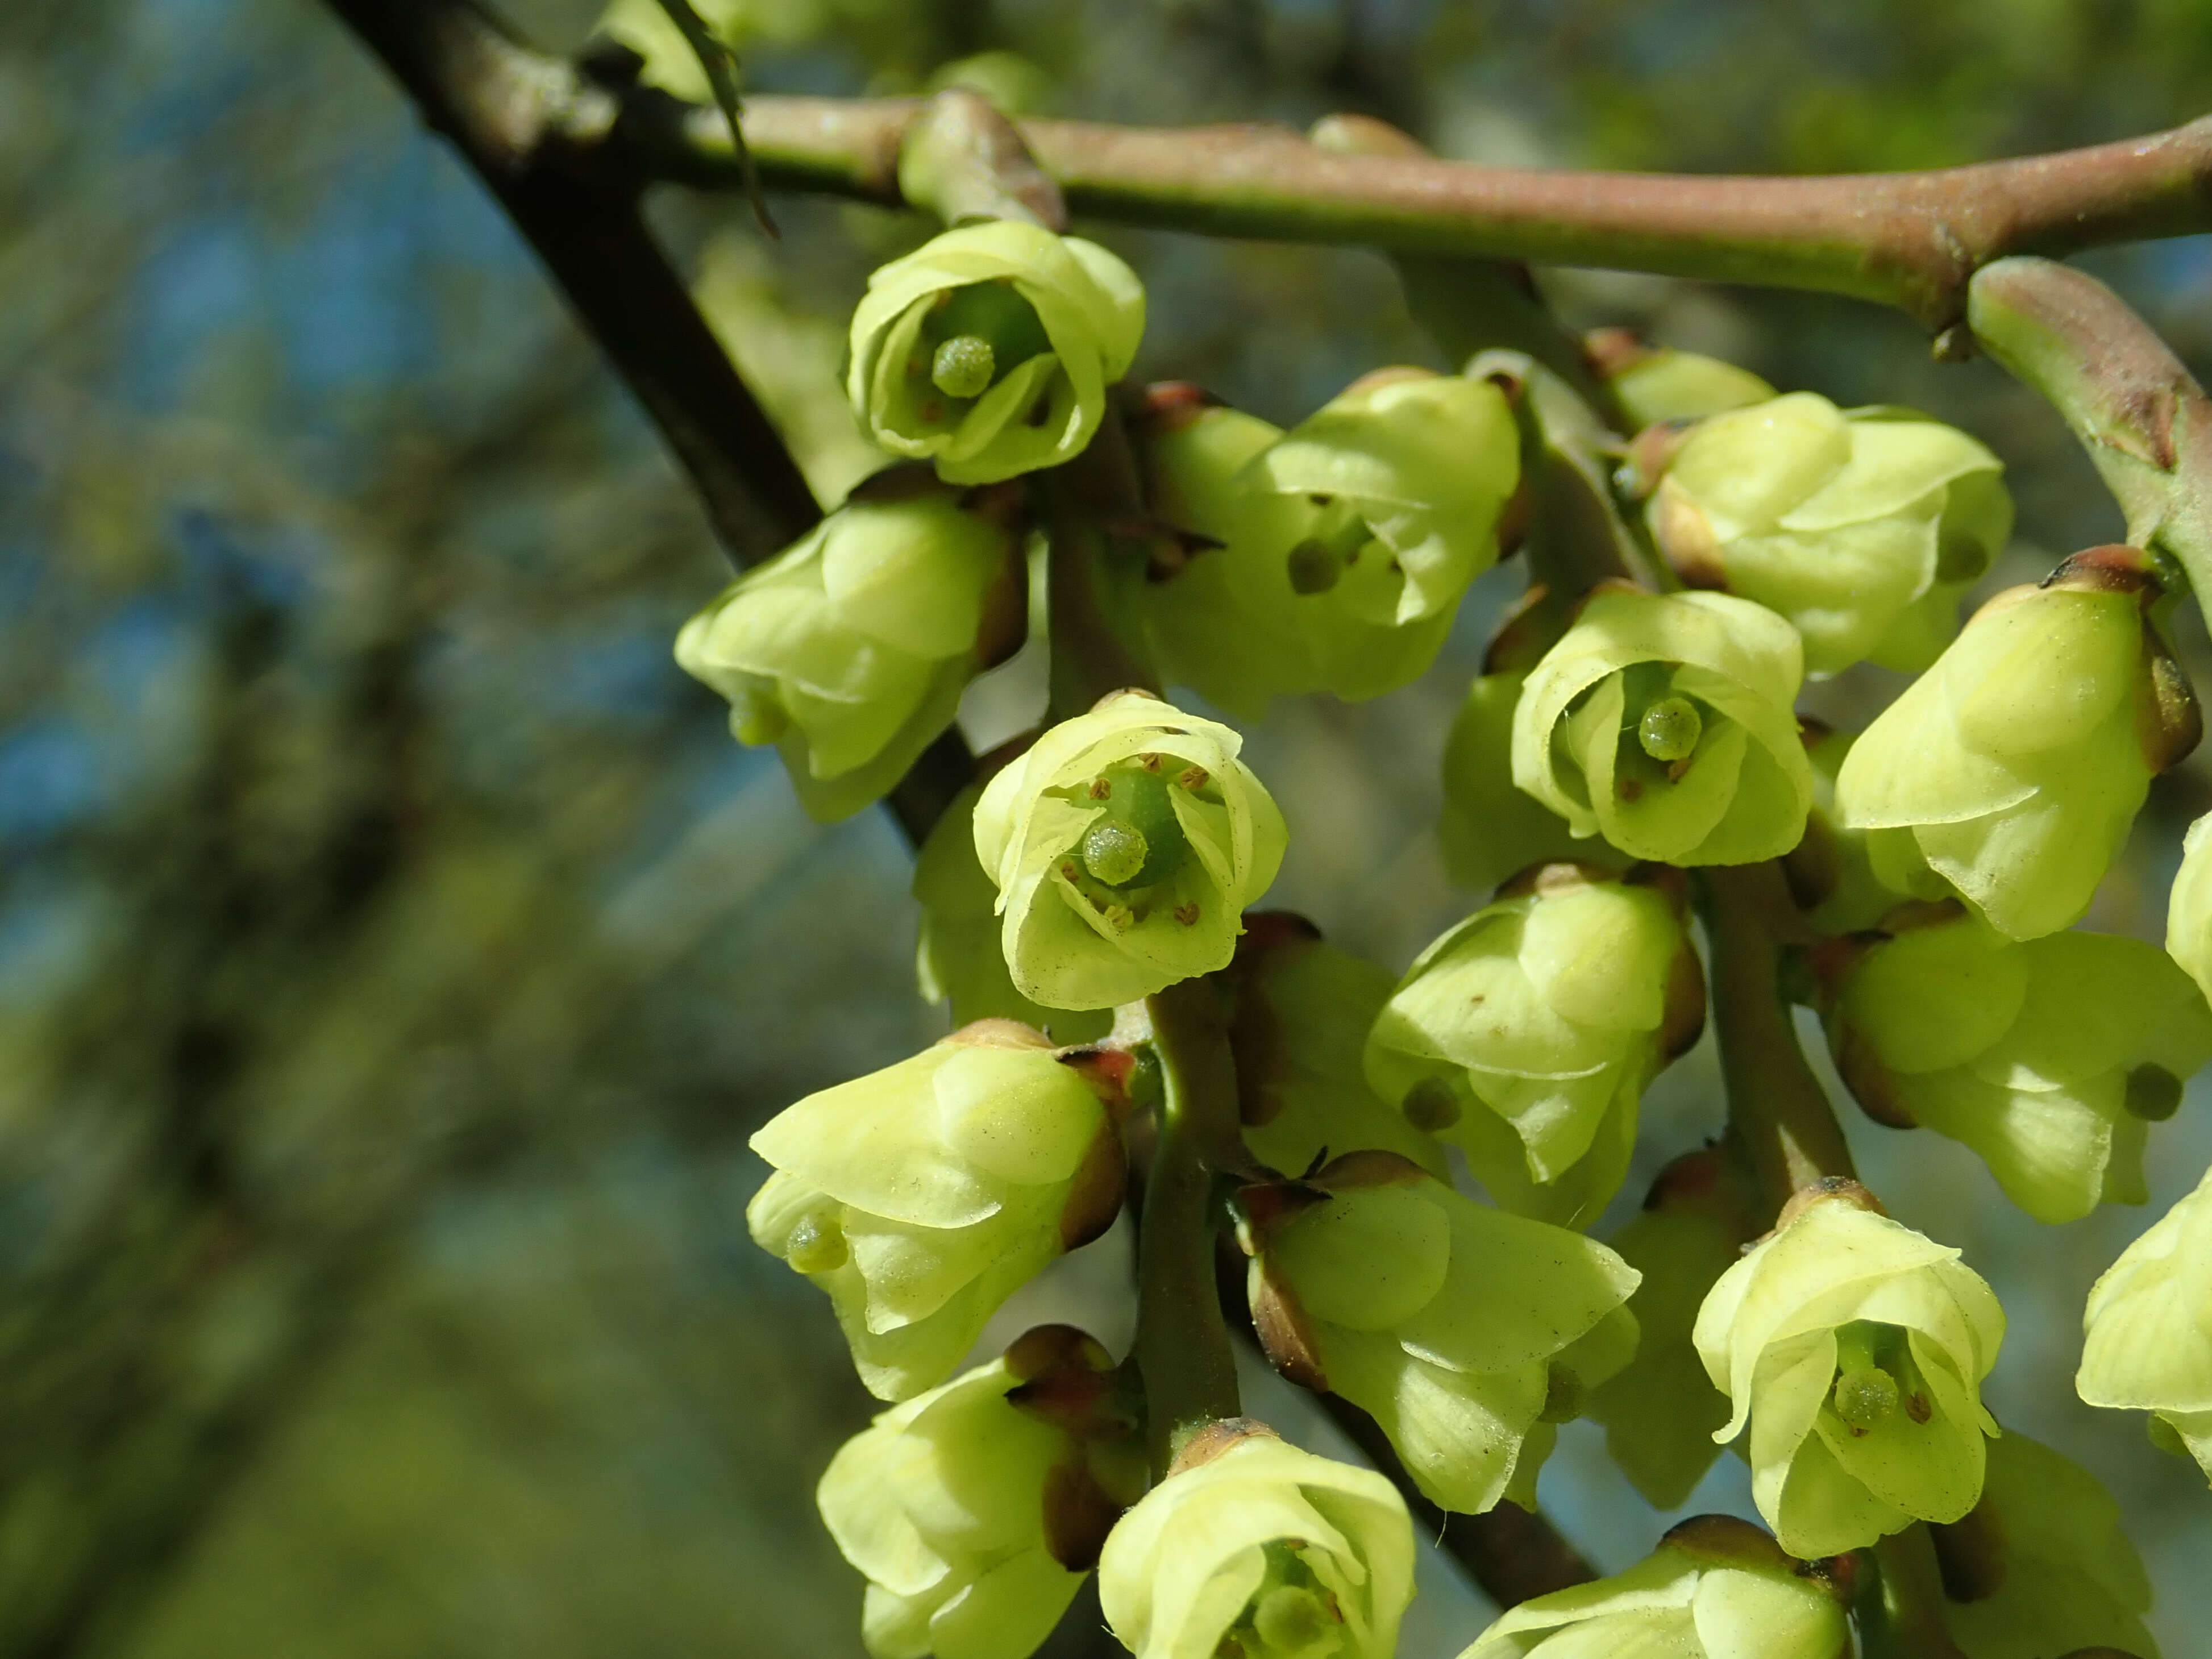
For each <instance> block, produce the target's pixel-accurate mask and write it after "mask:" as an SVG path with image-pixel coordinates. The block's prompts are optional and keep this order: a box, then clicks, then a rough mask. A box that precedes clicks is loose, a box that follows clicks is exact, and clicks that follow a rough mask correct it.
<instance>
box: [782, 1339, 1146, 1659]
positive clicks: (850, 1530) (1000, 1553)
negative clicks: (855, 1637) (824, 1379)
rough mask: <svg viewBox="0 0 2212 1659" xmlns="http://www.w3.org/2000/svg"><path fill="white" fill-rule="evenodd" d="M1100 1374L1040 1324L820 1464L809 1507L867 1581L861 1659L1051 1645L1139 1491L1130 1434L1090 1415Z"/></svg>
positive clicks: (1018, 1656) (1097, 1403) (1088, 1351)
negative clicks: (1000, 1354) (824, 1468)
mask: <svg viewBox="0 0 2212 1659" xmlns="http://www.w3.org/2000/svg"><path fill="white" fill-rule="evenodd" d="M1112 1367H1113V1362H1112V1359H1111V1358H1109V1356H1108V1354H1107V1353H1106V1351H1105V1350H1104V1349H1103V1348H1101V1347H1100V1346H1098V1344H1097V1343H1096V1342H1094V1341H1092V1340H1091V1339H1090V1338H1089V1337H1087V1336H1085V1335H1084V1334H1083V1333H1081V1332H1080V1331H1077V1330H1073V1329H1072V1328H1069V1327H1067V1326H1065V1325H1047V1326H1041V1327H1039V1328H1037V1329H1036V1330H1033V1331H1031V1332H1030V1333H1029V1334H1027V1335H1025V1336H1024V1337H1023V1338H1022V1339H1021V1340H1019V1341H1018V1342H1016V1343H1015V1344H1014V1346H1012V1348H1009V1349H1008V1350H1007V1351H1006V1355H1005V1357H1004V1358H1000V1359H995V1360H993V1361H992V1362H991V1363H990V1364H987V1365H983V1366H980V1367H978V1368H977V1369H975V1370H972V1371H969V1372H967V1373H965V1374H964V1375H963V1376H957V1377H955V1378H954V1379H953V1380H952V1381H951V1382H950V1383H945V1384H943V1385H942V1386H940V1387H938V1388H935V1389H931V1390H930V1391H929V1392H928V1393H927V1394H925V1395H919V1396H918V1397H916V1398H915V1399H913V1400H909V1401H907V1402H906V1403H905V1404H904V1405H902V1406H896V1407H893V1408H892V1409H890V1411H887V1412H884V1413H882V1414H881V1415H879V1416H878V1418H877V1419H876V1420H875V1423H874V1425H872V1427H870V1428H867V1429H865V1430H863V1431H861V1432H860V1433H859V1434H858V1435H855V1436H854V1437H853V1438H852V1439H850V1440H848V1441H847V1442H846V1443H845V1444H844V1446H843V1447H842V1449H840V1450H839V1451H838V1453H837V1455H836V1457H835V1458H833V1459H831V1460H830V1463H829V1472H828V1473H827V1474H824V1475H823V1477H822V1484H821V1486H819V1488H818V1489H817V1492H816V1494H815V1498H816V1502H817V1504H818V1505H819V1506H820V1508H821V1510H822V1519H823V1522H825V1523H826V1524H827V1525H828V1527H829V1535H830V1536H831V1537H832V1538H834V1539H835V1540H836V1542H837V1547H838V1549H839V1550H840V1551H842V1553H843V1554H844V1557H845V1559H847V1560H848V1561H849V1562H851V1563H852V1564H853V1565H854V1566H855V1567H857V1568H859V1569H860V1571H861V1572H862V1573H863V1574H865V1575H866V1577H867V1579H868V1589H867V1597H866V1603H865V1611H864V1613H863V1614H862V1636H863V1639H864V1640H865V1641H866V1644H867V1650H868V1651H869V1653H870V1654H871V1655H872V1656H874V1659H924V1656H926V1655H934V1656H936V1659H1028V1656H1029V1655H1030V1654H1031V1653H1033V1652H1035V1651H1036V1648H1037V1647H1038V1645H1039V1644H1041V1643H1042V1642H1043V1640H1044V1639H1045V1638H1046V1637H1048V1635H1050V1634H1051V1633H1052V1629H1053V1626H1054V1625H1056V1624H1057V1623H1059V1621H1060V1615H1061V1614H1062V1613H1065V1612H1066V1610H1067V1604H1068V1603H1069V1602H1070V1601H1073V1599H1074V1597H1075V1592H1076V1589H1077V1588H1078V1587H1079V1585H1081V1583H1083V1576H1084V1574H1085V1573H1086V1572H1087V1571H1090V1570H1091V1567H1092V1566H1093V1565H1096V1563H1097V1559H1098V1552H1099V1549H1100V1547H1102V1546H1103V1544H1104V1542H1105V1539H1106V1533H1107V1530H1108V1528H1109V1527H1110V1526H1111V1525H1112V1524H1113V1522H1114V1520H1115V1518H1116V1517H1117V1516H1119V1515H1120V1514H1121V1510H1124V1509H1125V1508H1127V1506H1128V1505H1129V1504H1132V1503H1133V1502H1135V1501H1136V1498H1137V1497H1138V1495H1139V1493H1140V1492H1142V1491H1143V1490H1144V1467H1143V1454H1142V1451H1141V1449H1140V1448H1139V1446H1138V1443H1137V1441H1136V1438H1135V1437H1134V1435H1133V1432H1132V1431H1133V1428H1134V1426H1135V1425H1134V1424H1133V1422H1131V1423H1127V1424H1123V1423H1121V1422H1115V1421H1110V1420H1106V1419H1107V1417H1108V1413H1106V1412H1103V1411H1102V1410H1101V1409H1100V1407H1105V1406H1109V1404H1110V1401H1111V1395H1112V1385H1111V1383H1110V1382H1109V1376H1108V1373H1109V1372H1110V1371H1111V1370H1112ZM1117 1430H1118V1431H1119V1432H1115V1431H1117Z"/></svg>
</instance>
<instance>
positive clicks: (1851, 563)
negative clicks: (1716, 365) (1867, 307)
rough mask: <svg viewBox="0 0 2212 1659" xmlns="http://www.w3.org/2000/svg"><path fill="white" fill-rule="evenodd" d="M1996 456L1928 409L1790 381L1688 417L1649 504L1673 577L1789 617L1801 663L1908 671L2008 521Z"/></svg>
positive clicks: (2001, 539)
mask: <svg viewBox="0 0 2212 1659" xmlns="http://www.w3.org/2000/svg"><path fill="white" fill-rule="evenodd" d="M2000 471H2002V464H2001V463H2000V462H1999V461H1998V459H1997V458H1996V456H1995V455H1992V454H1991V453H1990V452H1989V451H1988V450H1987V449H1985V448H1984V447H1982V446H1981V445H1980V444H1978V443H1976V442H1975V441H1973V440H1972V438H1969V437H1968V436H1966V434H1965V433H1963V432H1960V431H1957V430H1955V429H1954V428H1951V427H1948V426H1944V425H1942V424H1941V423H1940V422H1935V421H1929V420H1923V419H1921V418H1919V417H1918V416H1914V415H1911V414H1910V413H1908V412H1905V411H1900V410H1887V409H1859V410H1849V411H1845V410H1839V409H1838V408H1837V407H1836V406H1835V405H1834V404H1832V403H1830V402H1829V401H1828V400H1827V399H1826V398H1822V397H1819V396H1817V395H1815V394H1814V393H1812V392H1791V393H1790V394H1789V395H1788V396H1786V397H1781V398H1773V399H1771V400H1770V401H1768V402H1765V403H1761V404H1753V405H1752V406H1751V407H1749V408H1744V409H1737V410H1731V411H1729V412H1727V413H1724V414H1717V415H1714V416H1711V418H1709V419H1706V420H1705V421H1702V422H1699V424H1698V425H1697V426H1696V427H1695V428H1693V429H1692V430H1691V431H1690V432H1689V433H1688V434H1687V435H1686V436H1685V437H1683V438H1681V439H1680V441H1679V447H1675V448H1674V451H1673V453H1672V457H1671V459H1669V460H1668V463H1667V465H1666V467H1665V471H1664V473H1663V475H1662V477H1660V479H1659V481H1658V488H1657V490H1656V493H1655V494H1654V495H1653V496H1652V498H1651V501H1650V507H1649V508H1648V509H1647V517H1648V520H1649V521H1650V527H1651V533H1652V538H1653V539H1654V540H1655V541H1656V543H1657V544H1658V545H1659V549H1660V550H1661V551H1662V553H1663V554H1664V555H1665V556H1666V558H1667V562H1668V563H1669V564H1670V565H1672V566H1673V567H1674V571H1675V574H1678V575H1679V576H1680V577H1681V578H1682V580H1684V581H1686V582H1687V583H1689V584H1690V585H1691V586H1693V587H1711V588H1719V589H1723V590H1724V591H1726V592H1730V593H1736V594H1741V596H1742V597H1743V598H1745V599H1755V600H1757V601H1758V602H1759V604H1761V605H1765V606H1767V607H1768V608H1769V609H1770V610H1772V611H1778V612H1779V613H1780V614H1781V615H1782V616H1784V617H1788V618H1789V620H1790V624H1791V625H1792V626H1793V627H1795V628H1796V629H1797V632H1798V635H1799V636H1800V637H1801V638H1802V639H1803V641H1804V642H1805V666H1806V669H1807V671H1808V672H1810V673H1813V674H1814V675H1826V674H1833V673H1837V672H1839V671H1842V670H1843V669H1845V668H1848V667H1850V665H1851V664H1853V663H1855V662H1857V661H1859V660H1861V659H1863V658H1871V659H1873V660H1874V661H1875V662H1878V663H1880V664H1881V665H1883V666H1884V667H1887V668H1897V669H1902V670H1905V671H1908V672H1917V671H1919V670H1921V669H1923V668H1925V667H1926V666H1927V665H1929V663H1931V662H1933V661H1934V660H1935V659H1936V656H1937V655H1938V654H1939V653H1941V652H1942V648H1943V647H1944V646H1945V644H1947V643H1948V641H1949V640H1950V638H1951V636H1952V635H1953V634H1954V633H1955V632H1956V631H1957V629H1958V611H1959V601H1960V599H1961V597H1963V596H1964V594H1965V593H1966V590H1967V588H1969V587H1970V586H1972V585H1973V583H1974V582H1975V581H1976V580H1978V578H1979V577H1980V576H1981V574H1983V572H1984V571H1985V570H1987V569H1988V568H1989V566H1990V560H1991V559H1992V558H1994V557H1995V556H1996V554H1997V553H1998V552H1999V551H2000V550H2002V548H2003V546H2004V543H2005V539H2006V538H2007V537H2008V536H2009V535H2010V534H2011V533H2012V498H2011V496H2010V495H2008V494H2007V493H2006V491H2005V489H2004V486H2003V484H2002V483H2000V482H1999V478H1998V474H1999V473H2000Z"/></svg>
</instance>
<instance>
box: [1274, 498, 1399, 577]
mask: <svg viewBox="0 0 2212 1659" xmlns="http://www.w3.org/2000/svg"><path fill="white" fill-rule="evenodd" d="M1314 504H1315V505H1316V507H1322V509H1323V511H1322V514H1321V517H1320V519H1319V520H1318V521H1317V522H1316V525H1315V526H1314V529H1313V533H1312V534H1311V535H1310V536H1308V537H1306V538H1305V539H1304V540H1303V541H1301V542H1299V543H1298V544H1297V545H1296V546H1295V547H1293V548H1291V550H1290V552H1289V554H1288V555H1287V556H1286V559H1287V562H1286V564H1285V574H1286V575H1287V576H1288V578H1289V580H1290V584H1291V592H1293V593H1298V594H1302V595H1304V596H1306V597H1308V598H1310V597H1312V596H1313V595H1314V594H1316V593H1326V592H1329V591H1330V590H1331V589H1333V588H1334V587H1335V586H1336V585H1337V584H1338V583H1339V582H1340V581H1342V580H1344V577H1345V574H1346V572H1347V571H1348V570H1350V569H1351V568H1352V566H1353V565H1355V564H1357V563H1358V562H1360V560H1362V559H1366V558H1371V559H1387V558H1388V557H1389V550H1387V549H1386V548H1384V547H1383V544H1381V543H1380V542H1378V541H1376V539H1375V537H1374V533H1373V532H1371V531H1370V530H1369V529H1368V527H1367V521H1366V520H1364V519H1363V518H1361V517H1360V516H1359V515H1358V513H1355V512H1353V511H1352V508H1351V507H1347V506H1346V505H1345V503H1344V502H1342V501H1333V500H1331V499H1329V498H1328V497H1326V496H1316V497H1315V498H1314Z"/></svg>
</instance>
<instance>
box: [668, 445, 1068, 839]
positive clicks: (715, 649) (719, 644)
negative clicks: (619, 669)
mask: <svg viewBox="0 0 2212 1659" xmlns="http://www.w3.org/2000/svg"><path fill="white" fill-rule="evenodd" d="M1011 507H1012V503H1011V501H1005V500H1001V499H997V498H993V499H990V500H988V501H984V502H981V503H966V502H963V501H962V499H961V498H960V496H959V495H957V494H956V493H955V492H952V491H950V490H945V489H941V488H939V487H938V486H937V485H935V484H934V483H930V482H928V481H927V478H926V477H923V478H917V477H915V476H914V475H913V474H911V473H909V472H905V471H894V472H891V473H885V474H881V475H879V476H878V477H876V478H874V479H871V480H870V481H869V482H868V483H866V484H863V485H862V486H861V487H860V489H857V490H855V491H854V494H853V496H852V498H851V499H850V500H849V501H847V502H846V503H845V505H844V506H843V507H840V508H838V509H837V511H836V512H835V513H831V514H830V515H829V517H828V518H826V519H824V520H823V521H822V522H821V524H819V525H817V526H816V527H815V528H814V529H813V530H811V531H810V532H808V533H807V534H806V535H805V537H803V538H801V539H800V540H799V541H798V542H796V543H794V544H793V545H792V546H791V547H790V548H788V549H787V550H785V551H784V552H782V553H781V554H780V555H778V556H776V557H775V558H774V559H771V560H770V561H769V562H768V563H766V564H763V565H761V566H758V567H757V568H754V569H751V570H749V571H747V572H746V573H745V574H744V575H742V576H740V577H738V579H737V580H735V581H734V582H732V583H731V584H730V586H727V587H726V588H725V589H723V590H722V592H721V593H720V596H719V597H718V598H716V599H715V600H714V603H713V604H712V605H708V607H707V608H706V609H705V610H703V611H700V612H699V614H698V615H697V616H696V617H692V618H691V620H690V622H688V623H685V624H684V629H683V631H682V632H680V633H679V634H678V635H677V636H676V660H677V662H678V665H680V666H681V667H682V668H683V669H684V672H686V673H687V674H690V676H691V677H692V678H694V679H696V680H698V681H700V682H702V684H706V685H708V686H711V687H713V688H714V690H716V691H719V692H720V693H721V694H722V696H725V697H726V698H728V699H729V702H730V731H731V732H732V734H733V735H734V736H735V737H736V738H737V739H738V742H740V743H744V744H769V743H773V744H776V745H777V746H778V748H779V749H780V750H781V751H782V754H783V762H784V766H785V768H786V769H787V770H788V771H789V772H790V774H791V781H792V783H793V787H795V788H796V789H797V790H798V792H799V801H800V804H801V805H804V806H805V808H806V810H807V811H808V813H809V814H811V816H812V817H815V818H816V819H817V820H818V821H820V822H823V823H829V822H834V821H835V820H836V819H838V818H842V817H850V816H851V815H852V814H854V812H857V811H860V809H861V808H862V807H863V806H866V805H869V804H870V803H871V802H872V801H875V800H878V799H881V797H882V796H883V795H884V793H885V792H886V791H887V790H889V789H890V787H891V786H892V785H893V784H895V783H896V782H897V781H898V780H899V778H900V777H901V776H902V775H903V774H904V773H905V771H906V769H907V768H908V767H909V766H911V765H912V764H913V763H914V761H915V757H917V756H919V755H920V754H921V751H922V750H924V749H926V748H927V747H928V746H929V744H930V742H931V740H932V739H933V738H935V737H936V736H937V734H938V733H939V732H942V731H944V730H945V727H946V726H950V725H951V723H952V718H953V716H954V714H956V713H957V712H958V709H959V706H960V694H961V692H962V690H963V689H965V687H966V686H967V684H968V682H969V679H970V678H973V677H974V676H975V673H976V671H977V670H978V669H979V668H981V667H984V666H987V665H989V663H990V662H991V661H993V660H995V659H999V658H1000V657H1002V656H1004V655H1005V654H1006V653H1008V652H1010V651H1011V650H1012V648H1013V647H1014V646H1016V645H1017V644H1018V643H1019V638H1020V635H1019V629H1020V625H1021V618H1022V617H1023V615H1024V587H1025V585H1026V575H1027V573H1026V568H1025V567H1024V564H1023V562H1022V560H1021V558H1020V556H1019V551H1018V538H1016V536H1015V535H1014V534H1013V532H1012V529H1011V527H1010V526H1009V525H1008V523H1007V522H1006V520H1007V519H1008V518H1009V517H1010V512H1009V511H1008V509H1010V508H1011Z"/></svg>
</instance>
